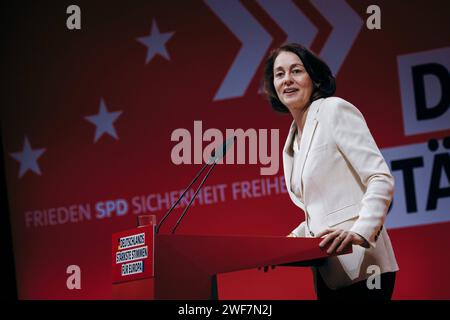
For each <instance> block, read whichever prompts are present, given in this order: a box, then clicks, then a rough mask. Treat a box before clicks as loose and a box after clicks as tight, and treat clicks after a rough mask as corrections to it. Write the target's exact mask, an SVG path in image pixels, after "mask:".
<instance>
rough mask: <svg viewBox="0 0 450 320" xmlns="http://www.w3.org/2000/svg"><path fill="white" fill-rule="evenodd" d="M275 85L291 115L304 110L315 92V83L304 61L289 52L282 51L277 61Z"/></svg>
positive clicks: (279, 96) (275, 64)
mask: <svg viewBox="0 0 450 320" xmlns="http://www.w3.org/2000/svg"><path fill="white" fill-rule="evenodd" d="M273 85H274V87H275V91H276V92H277V95H278V99H280V101H281V102H282V103H283V104H284V105H285V106H286V107H287V108H288V109H289V111H290V112H291V113H292V112H293V111H300V110H302V109H303V108H304V107H305V106H306V105H307V104H308V103H309V101H310V98H311V94H312V92H313V81H312V80H311V78H310V77H309V74H308V73H307V72H306V69H305V67H304V66H303V63H302V61H301V60H300V58H299V57H298V56H297V55H296V54H295V53H293V52H288V51H282V52H281V53H280V54H279V55H278V56H277V57H276V59H275V62H274V65H273Z"/></svg>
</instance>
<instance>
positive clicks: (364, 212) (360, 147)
mask: <svg viewBox="0 0 450 320" xmlns="http://www.w3.org/2000/svg"><path fill="white" fill-rule="evenodd" d="M331 99H333V100H335V101H336V104H335V105H332V106H329V108H327V110H326V112H327V113H328V114H329V115H330V117H327V118H328V119H329V120H330V122H331V123H330V126H329V127H330V128H331V130H332V133H333V137H334V139H335V141H336V144H337V147H338V149H339V150H340V151H341V152H342V154H343V155H344V157H345V158H346V159H347V160H348V161H349V163H350V164H351V166H352V167H353V169H354V170H355V172H356V173H357V175H358V176H359V179H360V181H361V183H362V184H363V185H364V186H365V188H366V190H365V193H364V196H363V198H362V200H361V209H360V211H359V217H358V219H357V220H356V221H355V223H354V225H353V226H352V228H351V229H350V231H352V232H356V233H358V234H359V235H361V236H362V237H363V238H365V239H366V240H367V241H368V243H369V244H370V246H372V247H375V246H376V241H377V239H378V236H379V234H380V232H381V230H382V228H383V223H384V219H385V217H386V214H387V211H388V209H389V205H390V204H391V201H392V197H393V194H394V177H393V176H392V174H391V172H390V170H389V167H388V166H387V164H386V161H385V160H384V158H383V156H382V155H381V152H380V150H379V149H378V147H377V145H376V143H375V140H374V139H373V137H372V134H371V133H370V131H369V128H368V127H367V123H366V121H365V120H364V117H363V115H362V114H361V112H360V111H359V110H358V109H357V108H356V107H355V106H353V105H352V104H351V103H349V102H347V101H345V100H343V99H341V98H331Z"/></svg>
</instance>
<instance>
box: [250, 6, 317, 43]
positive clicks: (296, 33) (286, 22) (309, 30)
mask: <svg viewBox="0 0 450 320" xmlns="http://www.w3.org/2000/svg"><path fill="white" fill-rule="evenodd" d="M257 2H258V4H259V5H260V6H261V7H262V8H263V9H264V10H265V11H266V12H267V13H268V14H269V15H270V17H271V18H272V19H273V20H274V21H275V22H276V23H277V24H278V25H279V26H280V27H281V29H283V30H284V32H286V34H287V39H286V42H297V43H301V44H302V45H304V46H305V47H310V46H311V44H312V42H313V40H314V38H315V36H316V35H317V32H318V30H317V28H316V27H315V26H314V25H313V24H312V23H311V21H310V20H309V19H308V18H307V17H306V16H305V15H304V14H303V12H302V11H301V10H300V9H299V8H298V7H297V6H296V5H295V4H294V3H293V2H292V0H278V1H273V0H258V1H257Z"/></svg>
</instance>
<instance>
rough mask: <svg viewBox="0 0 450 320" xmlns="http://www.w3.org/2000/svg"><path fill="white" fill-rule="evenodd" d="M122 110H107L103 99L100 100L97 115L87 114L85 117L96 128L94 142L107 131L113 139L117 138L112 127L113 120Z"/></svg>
mask: <svg viewBox="0 0 450 320" xmlns="http://www.w3.org/2000/svg"><path fill="white" fill-rule="evenodd" d="M121 113H122V111H114V112H108V110H107V109H106V105H105V102H104V101H103V99H101V100H100V110H99V112H98V114H97V115H92V116H87V117H85V119H86V120H87V121H89V122H91V123H92V124H94V125H95V126H96V127H97V128H96V130H95V138H94V143H96V142H97V140H98V139H99V138H100V137H101V136H102V135H103V134H104V133H108V134H109V135H110V136H112V137H113V138H115V139H119V138H118V136H117V133H116V129H115V128H114V125H113V122H114V121H116V120H117V118H118V117H119V116H120V114H121Z"/></svg>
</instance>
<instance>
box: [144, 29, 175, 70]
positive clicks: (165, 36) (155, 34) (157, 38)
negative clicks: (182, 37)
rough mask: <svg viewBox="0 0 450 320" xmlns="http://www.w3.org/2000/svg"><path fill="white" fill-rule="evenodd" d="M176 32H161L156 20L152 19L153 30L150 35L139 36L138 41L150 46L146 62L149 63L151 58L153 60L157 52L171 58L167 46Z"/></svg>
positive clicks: (168, 58)
mask: <svg viewBox="0 0 450 320" xmlns="http://www.w3.org/2000/svg"><path fill="white" fill-rule="evenodd" d="M174 33H175V32H165V33H160V32H159V29H158V25H157V24H156V21H155V20H153V21H152V30H151V32H150V35H148V36H146V37H140V38H137V41H139V42H140V43H142V44H143V45H144V46H146V47H147V48H148V50H147V58H146V59H145V63H149V62H150V60H152V59H153V57H154V56H155V55H157V54H159V55H160V56H162V57H164V58H166V59H167V60H170V57H169V53H168V52H167V50H166V47H165V46H166V42H167V41H169V39H170V38H171V37H172V36H173V34H174Z"/></svg>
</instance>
